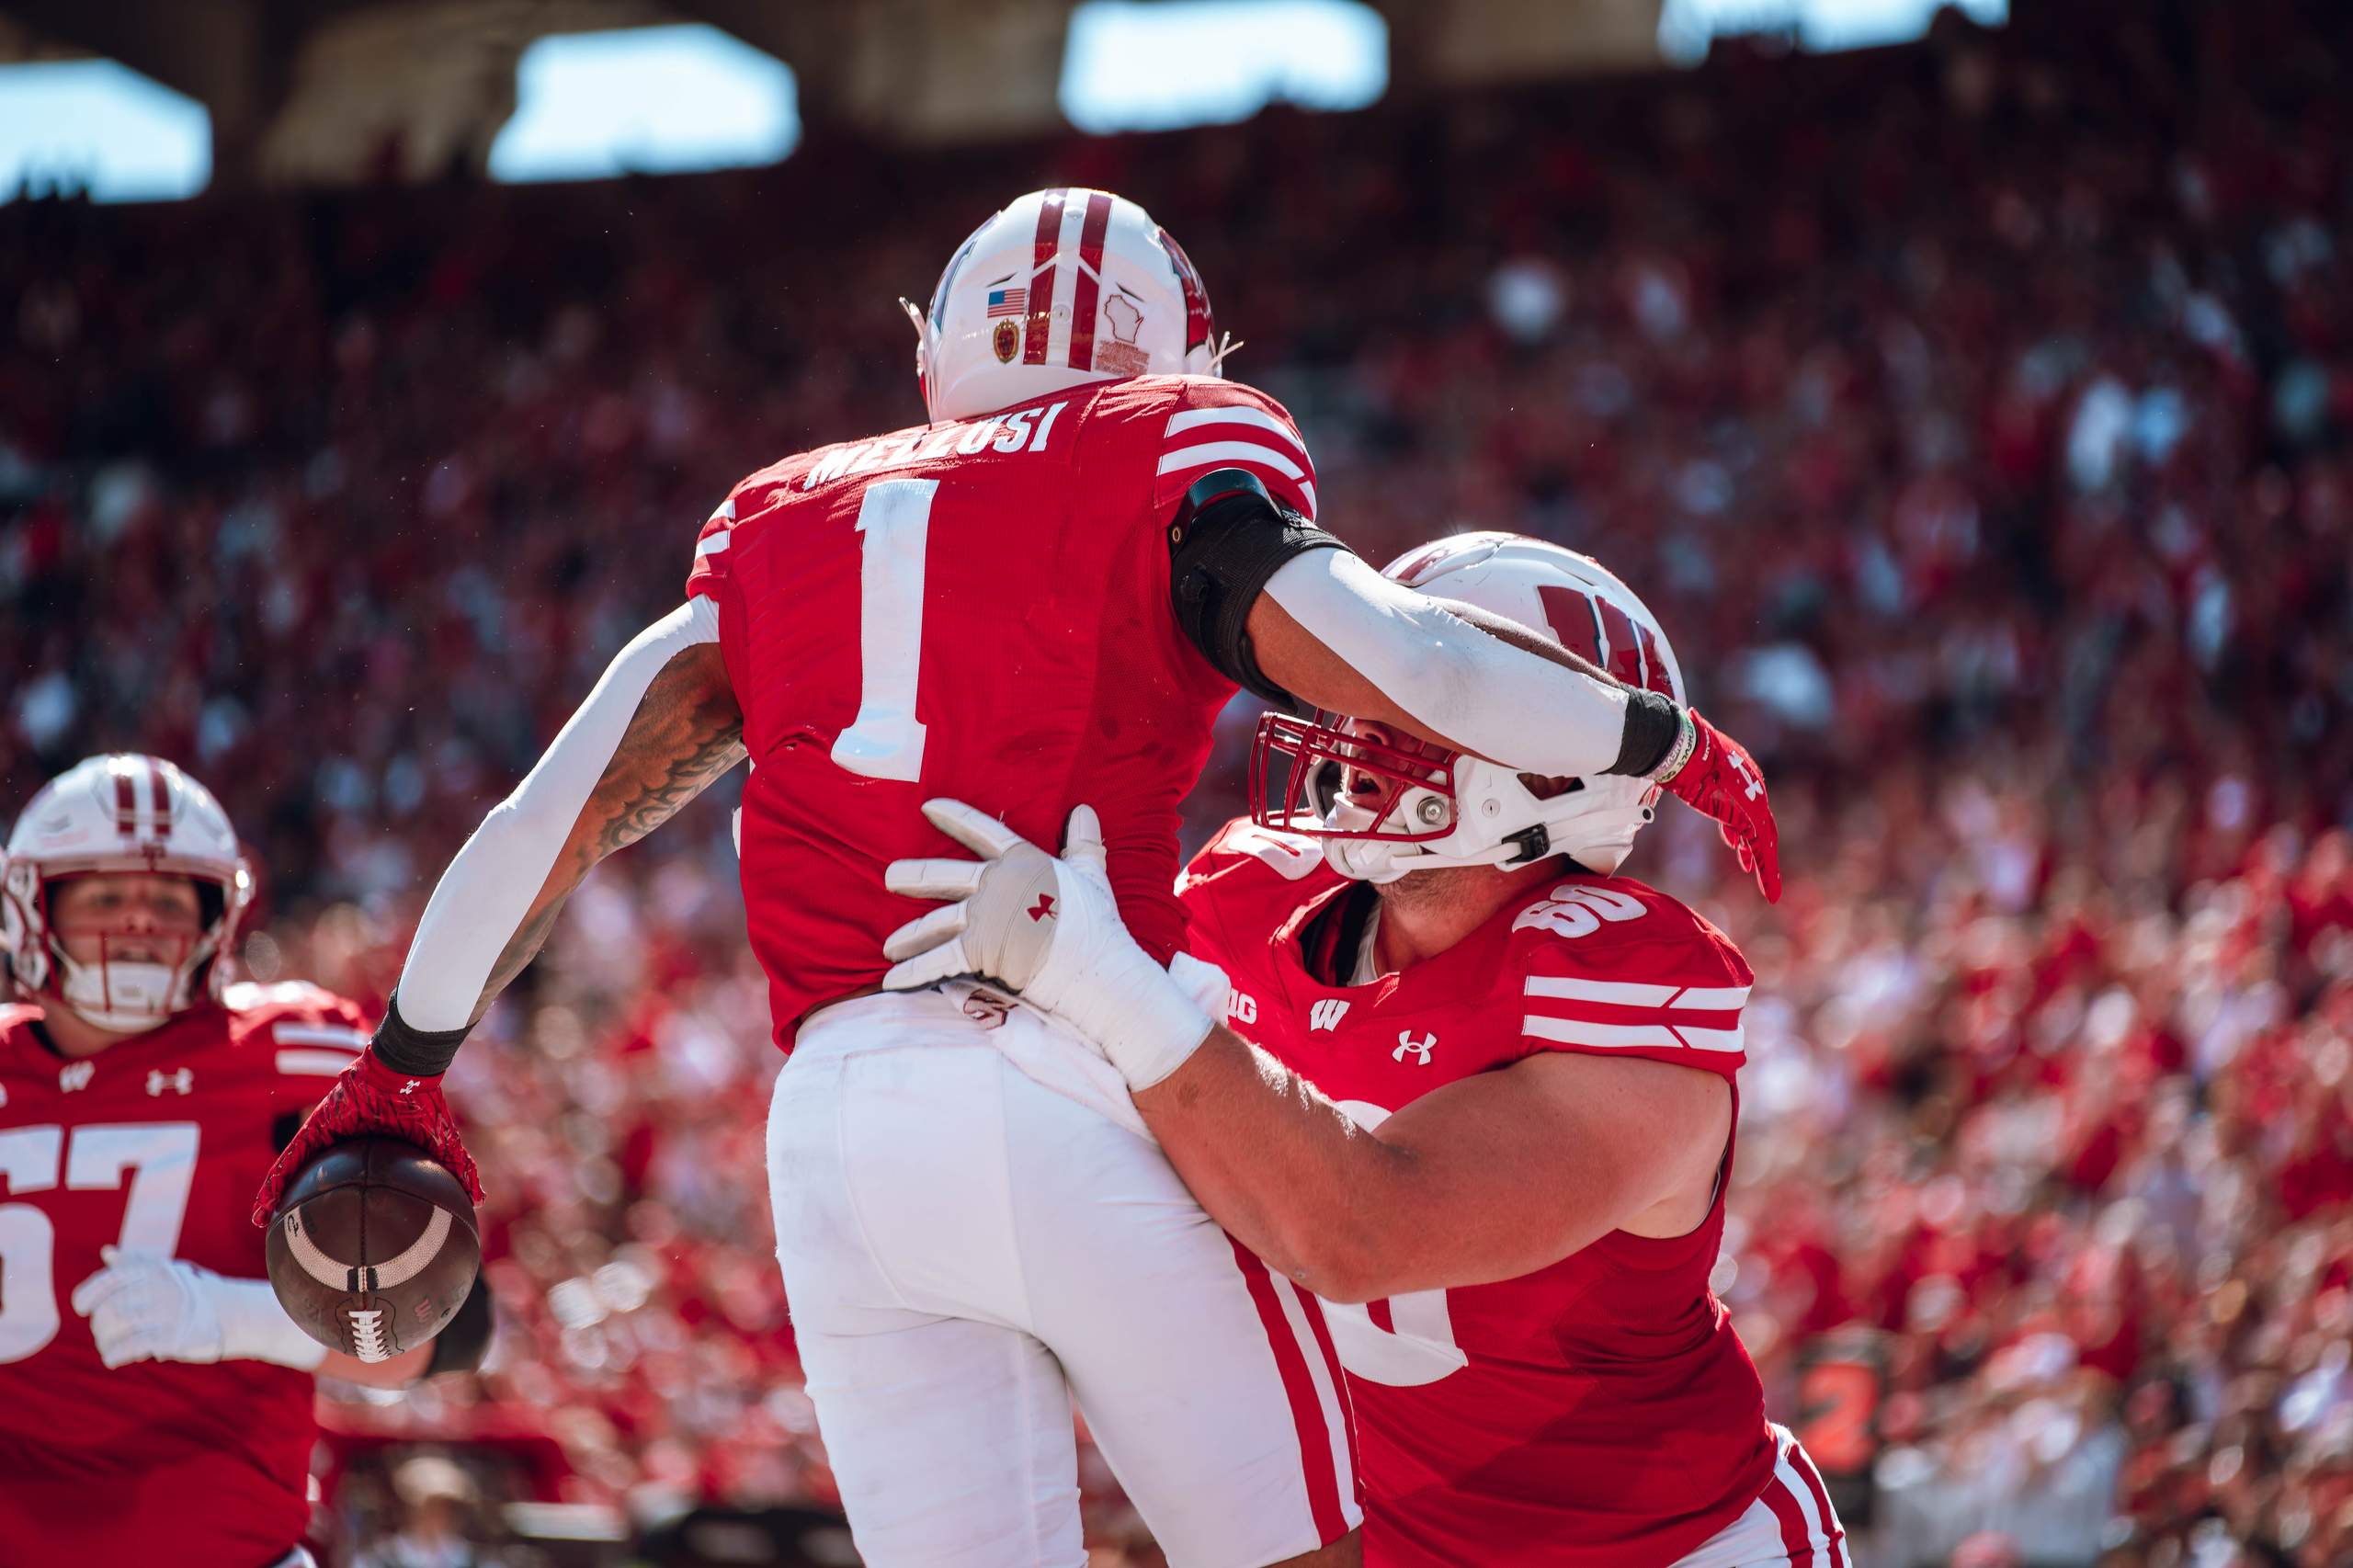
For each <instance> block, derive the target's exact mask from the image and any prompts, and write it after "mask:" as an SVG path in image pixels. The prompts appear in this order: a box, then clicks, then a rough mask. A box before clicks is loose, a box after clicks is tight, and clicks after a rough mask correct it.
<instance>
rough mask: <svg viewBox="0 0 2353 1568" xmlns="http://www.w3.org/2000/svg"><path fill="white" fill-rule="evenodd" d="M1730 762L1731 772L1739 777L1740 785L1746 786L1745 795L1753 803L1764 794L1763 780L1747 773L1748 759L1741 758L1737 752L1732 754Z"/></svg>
mask: <svg viewBox="0 0 2353 1568" xmlns="http://www.w3.org/2000/svg"><path fill="white" fill-rule="evenodd" d="M1730 761H1731V763H1732V770H1733V772H1734V773H1737V774H1739V775H1740V778H1741V782H1742V783H1744V784H1745V785H1747V787H1748V790H1747V794H1748V798H1749V799H1750V800H1752V801H1753V800H1755V799H1756V797H1757V796H1759V795H1761V794H1763V793H1764V792H1765V780H1763V779H1762V778H1757V777H1756V775H1755V774H1754V773H1751V772H1749V771H1748V759H1747V758H1746V757H1745V756H1741V755H1740V753H1738V752H1733V754H1732V756H1731V758H1730Z"/></svg>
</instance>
